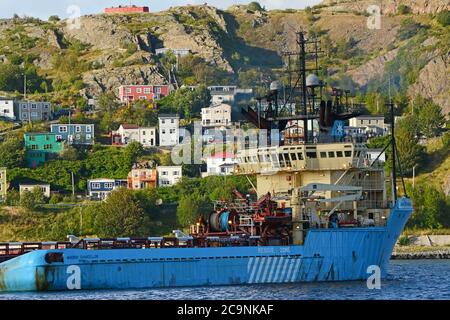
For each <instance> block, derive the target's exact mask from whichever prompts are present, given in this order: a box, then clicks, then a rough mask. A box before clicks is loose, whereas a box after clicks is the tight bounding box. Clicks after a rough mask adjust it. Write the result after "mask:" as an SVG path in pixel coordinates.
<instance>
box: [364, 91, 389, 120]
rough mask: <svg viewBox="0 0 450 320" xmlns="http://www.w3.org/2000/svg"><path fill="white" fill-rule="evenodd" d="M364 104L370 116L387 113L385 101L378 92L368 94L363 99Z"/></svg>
mask: <svg viewBox="0 0 450 320" xmlns="http://www.w3.org/2000/svg"><path fill="white" fill-rule="evenodd" d="M365 103H366V107H367V110H368V111H369V112H370V113H371V114H374V115H380V114H385V113H386V112H387V107H386V103H387V99H386V97H385V96H383V95H382V94H381V93H379V92H374V91H372V92H369V93H368V94H367V95H366V97H365Z"/></svg>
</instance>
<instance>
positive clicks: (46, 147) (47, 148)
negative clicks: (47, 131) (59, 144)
mask: <svg viewBox="0 0 450 320" xmlns="http://www.w3.org/2000/svg"><path fill="white" fill-rule="evenodd" d="M51 149H53V146H52V145H51V144H44V150H51Z"/></svg>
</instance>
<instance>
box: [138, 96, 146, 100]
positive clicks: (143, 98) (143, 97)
mask: <svg viewBox="0 0 450 320" xmlns="http://www.w3.org/2000/svg"><path fill="white" fill-rule="evenodd" d="M139 99H140V100H145V99H147V97H146V96H139Z"/></svg>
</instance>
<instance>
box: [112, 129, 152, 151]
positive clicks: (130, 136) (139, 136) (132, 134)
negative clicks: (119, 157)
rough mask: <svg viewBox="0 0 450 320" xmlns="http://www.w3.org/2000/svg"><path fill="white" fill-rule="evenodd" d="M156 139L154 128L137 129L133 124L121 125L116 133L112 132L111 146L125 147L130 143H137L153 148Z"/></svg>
mask: <svg viewBox="0 0 450 320" xmlns="http://www.w3.org/2000/svg"><path fill="white" fill-rule="evenodd" d="M156 138H157V135H156V128H155V127H139V126H137V125H134V124H122V125H120V127H119V129H118V130H117V131H113V132H112V144H113V145H127V144H128V143H130V142H131V141H137V142H139V143H140V144H142V145H143V146H144V147H154V146H156Z"/></svg>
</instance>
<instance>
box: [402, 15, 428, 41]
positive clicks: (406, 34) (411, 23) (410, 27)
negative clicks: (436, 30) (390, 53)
mask: <svg viewBox="0 0 450 320" xmlns="http://www.w3.org/2000/svg"><path fill="white" fill-rule="evenodd" d="M423 28H424V27H423V26H422V25H421V24H420V23H418V22H416V21H415V20H414V19H412V18H408V19H405V20H403V21H402V23H401V24H400V28H399V29H398V32H397V36H398V38H399V39H400V40H406V39H409V38H411V37H413V36H415V35H416V34H418V33H419V31H420V30H422V29H423Z"/></svg>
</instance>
